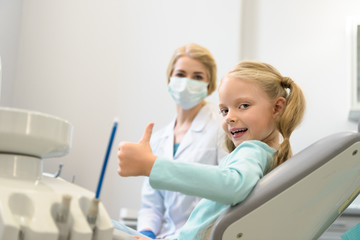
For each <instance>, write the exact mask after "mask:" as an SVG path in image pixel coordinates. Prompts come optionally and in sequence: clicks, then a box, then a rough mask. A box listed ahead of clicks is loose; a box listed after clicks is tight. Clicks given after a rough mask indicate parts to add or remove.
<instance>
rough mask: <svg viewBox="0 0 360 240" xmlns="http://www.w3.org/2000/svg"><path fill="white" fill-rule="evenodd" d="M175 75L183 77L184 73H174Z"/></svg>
mask: <svg viewBox="0 0 360 240" xmlns="http://www.w3.org/2000/svg"><path fill="white" fill-rule="evenodd" d="M175 77H178V78H184V77H185V74H183V73H176V74H175Z"/></svg>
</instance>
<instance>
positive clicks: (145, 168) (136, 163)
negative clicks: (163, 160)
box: [117, 123, 156, 177]
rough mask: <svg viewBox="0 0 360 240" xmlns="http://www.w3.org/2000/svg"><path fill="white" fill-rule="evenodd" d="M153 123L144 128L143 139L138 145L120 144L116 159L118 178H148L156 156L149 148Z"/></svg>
mask: <svg viewBox="0 0 360 240" xmlns="http://www.w3.org/2000/svg"><path fill="white" fill-rule="evenodd" d="M153 127H154V123H149V124H148V125H147V126H146V129H145V132H144V135H143V137H142V138H141V140H140V141H139V142H138V143H130V142H121V143H120V144H119V151H118V158H119V169H118V170H117V171H118V173H119V175H120V176H123V177H129V176H149V175H150V172H151V169H152V167H153V165H154V163H155V160H156V156H155V155H154V154H153V153H152V150H151V147H150V138H151V134H152V130H153Z"/></svg>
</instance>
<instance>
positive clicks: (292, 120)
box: [225, 61, 306, 169]
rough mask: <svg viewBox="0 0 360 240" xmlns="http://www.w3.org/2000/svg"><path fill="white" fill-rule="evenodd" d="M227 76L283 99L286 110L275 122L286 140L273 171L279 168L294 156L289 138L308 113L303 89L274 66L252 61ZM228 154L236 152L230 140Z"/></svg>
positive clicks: (275, 160) (242, 64) (283, 142)
mask: <svg viewBox="0 0 360 240" xmlns="http://www.w3.org/2000/svg"><path fill="white" fill-rule="evenodd" d="M227 77H234V78H241V79H246V80H250V81H255V82H257V83H258V84H260V86H261V87H262V89H263V90H264V91H265V92H266V93H267V94H268V96H269V97H270V99H273V100H275V99H277V98H278V97H284V98H285V99H286V107H285V109H284V110H283V111H282V112H281V113H280V114H279V116H278V117H277V119H276V127H277V130H278V131H279V132H280V134H281V135H282V137H283V141H282V143H281V144H280V147H279V149H278V150H277V152H276V153H275V155H274V162H273V166H272V168H271V169H274V168H275V167H277V166H279V165H280V164H281V163H283V162H285V161H286V160H287V159H288V158H290V157H291V156H292V151H291V146H290V142H289V139H290V135H291V133H292V132H293V131H294V129H295V128H296V127H297V126H298V125H299V124H300V122H301V120H302V118H303V115H304V112H305V105H306V104H305V97H304V94H303V92H302V90H301V89H300V87H299V86H298V85H297V84H296V83H295V82H294V81H292V80H291V78H289V77H283V76H282V75H281V74H280V72H279V71H278V70H277V69H275V68H274V67H273V66H271V65H269V64H266V63H261V62H253V61H244V62H240V63H238V64H237V65H236V66H235V67H234V68H233V69H232V70H231V71H230V72H229V73H228V74H227ZM225 145H226V148H227V149H228V150H229V151H232V150H234V149H235V145H234V143H233V142H232V141H231V140H230V139H229V138H228V137H227V138H226V141H225Z"/></svg>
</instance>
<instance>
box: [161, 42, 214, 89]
mask: <svg viewBox="0 0 360 240" xmlns="http://www.w3.org/2000/svg"><path fill="white" fill-rule="evenodd" d="M183 56H189V57H191V58H193V59H196V60H198V61H200V62H201V63H202V64H204V65H205V67H206V69H207V75H208V78H209V85H208V95H210V94H211V93H213V92H214V91H215V89H216V80H217V79H216V74H217V69H216V62H215V59H214V57H213V55H212V54H211V53H210V51H209V50H207V49H206V48H204V47H202V46H200V45H198V44H195V43H189V44H187V45H184V46H181V47H179V48H178V49H176V50H175V52H174V55H173V56H172V58H171V60H170V63H169V66H168V69H167V80H168V83H169V82H170V77H171V75H172V74H173V71H174V65H175V63H176V61H177V60H178V59H179V58H181V57H183Z"/></svg>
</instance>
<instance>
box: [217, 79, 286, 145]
mask: <svg viewBox="0 0 360 240" xmlns="http://www.w3.org/2000/svg"><path fill="white" fill-rule="evenodd" d="M285 104H286V100H285V99H284V98H282V97H279V98H278V99H276V100H271V99H270V98H269V97H268V95H267V94H266V93H265V92H264V91H263V90H262V89H261V87H260V85H259V84H258V83H256V82H252V81H248V80H243V79H239V78H234V77H225V78H224V79H223V82H222V83H221V85H220V88H219V107H220V112H221V114H222V116H223V122H222V127H223V129H224V131H225V133H226V134H227V135H228V137H229V138H230V139H231V140H232V142H233V143H234V145H235V146H236V147H237V146H238V145H239V144H241V143H242V142H244V141H246V140H259V141H262V142H265V143H267V144H268V145H269V146H271V147H273V148H278V144H279V133H278V131H277V130H276V122H275V119H276V116H277V115H278V114H279V113H280V112H281V110H282V109H283V108H284V106H285Z"/></svg>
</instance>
